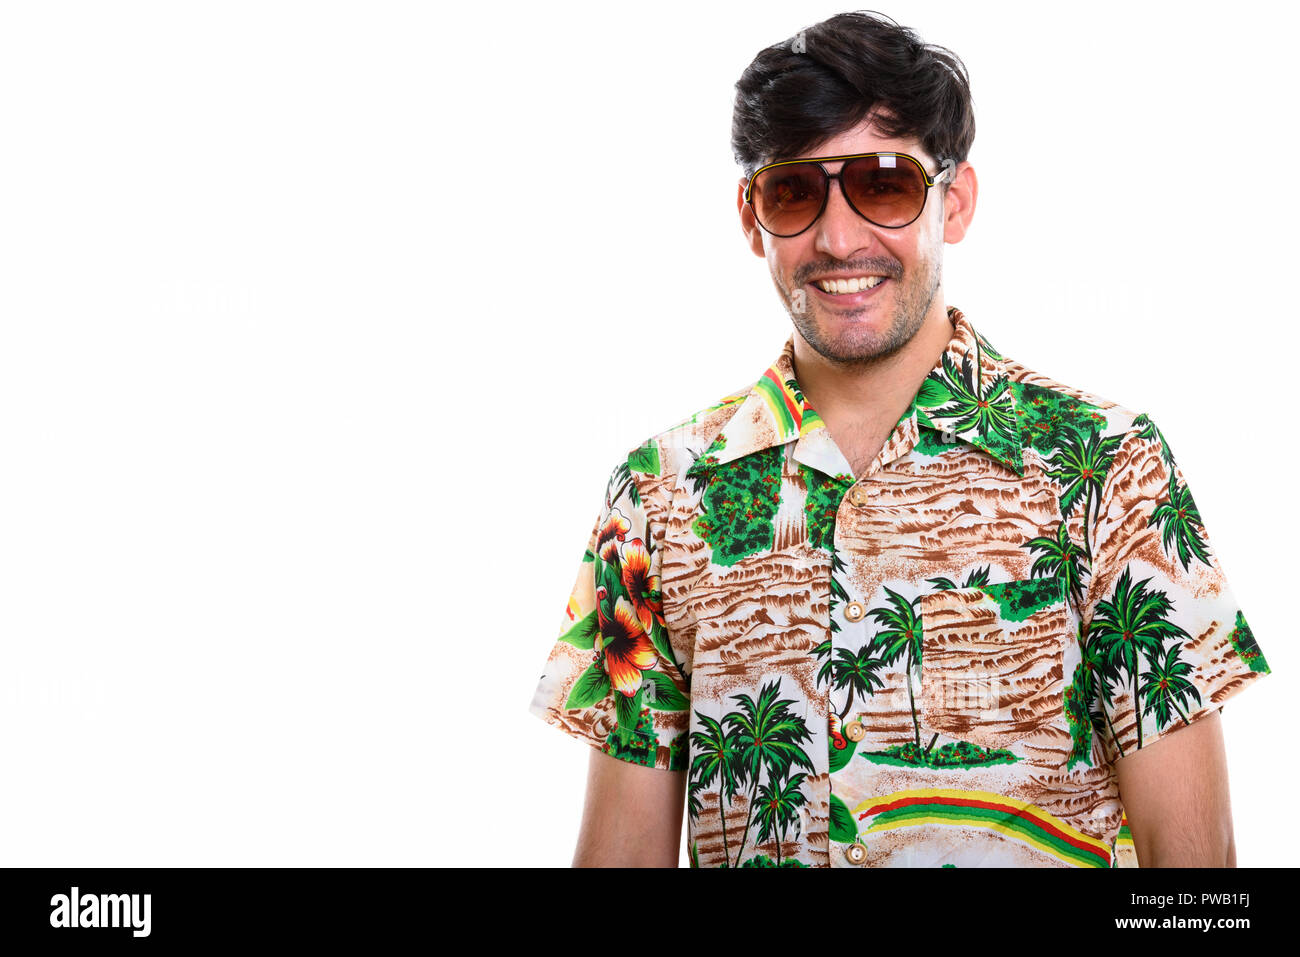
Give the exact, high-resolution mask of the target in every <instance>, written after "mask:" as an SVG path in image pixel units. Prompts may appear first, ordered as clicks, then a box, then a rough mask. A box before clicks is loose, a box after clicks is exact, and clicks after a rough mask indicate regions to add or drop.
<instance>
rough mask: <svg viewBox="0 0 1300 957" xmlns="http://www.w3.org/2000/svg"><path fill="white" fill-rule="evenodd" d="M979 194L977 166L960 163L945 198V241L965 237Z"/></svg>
mask: <svg viewBox="0 0 1300 957" xmlns="http://www.w3.org/2000/svg"><path fill="white" fill-rule="evenodd" d="M978 195H979V180H977V179H976V178H975V167H973V166H971V165H970V163H958V164H957V169H956V171H955V172H954V173H953V177H952V185H951V186H949V187H948V192H947V195H945V196H944V199H943V241H944V242H945V243H959V242H961V241H962V239H963V238H965V236H966V230H967V229H969V228H970V221H971V219H973V218H974V216H975V200H976V197H978Z"/></svg>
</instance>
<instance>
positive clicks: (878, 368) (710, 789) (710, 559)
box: [532, 14, 1268, 867]
mask: <svg viewBox="0 0 1300 957" xmlns="http://www.w3.org/2000/svg"><path fill="white" fill-rule="evenodd" d="M737 90H738V93H737V98H736V109H735V117H734V124H733V133H732V139H733V147H734V150H735V153H736V156H737V159H738V161H739V162H740V164H741V166H742V167H743V169H744V171H745V175H744V176H743V177H742V179H741V181H740V184H739V187H738V190H737V207H738V209H739V212H740V220H741V226H742V228H743V231H744V234H745V237H746V241H747V242H748V244H749V246H750V248H751V249H752V250H753V252H754V253H755V255H758V256H761V257H764V258H765V259H766V260H767V263H768V266H769V268H770V270H771V274H772V278H773V281H774V283H775V285H776V289H777V292H778V294H779V295H780V297H781V299H782V301H783V302H784V303H785V306H786V308H787V310H788V311H789V313H790V316H791V319H792V321H793V324H794V330H793V333H792V335H791V337H790V339H789V340H788V341H787V342H786V344H785V347H784V349H783V350H781V352H780V353H779V354H778V356H777V358H776V360H775V361H774V362H773V363H772V364H771V365H770V367H769V368H768V369H767V370H766V371H765V372H764V373H763V374H762V376H760V377H759V379H758V380H757V382H756V384H754V385H752V386H747V387H746V388H744V389H742V390H738V391H736V392H734V393H732V394H730V395H728V396H726V397H725V398H723V399H722V400H721V401H720V402H718V403H717V404H715V405H713V406H711V407H709V408H707V409H704V410H701V411H700V412H697V413H696V414H695V415H693V416H691V417H690V418H689V419H686V420H685V421H683V422H682V423H680V424H678V425H677V426H674V427H673V428H670V429H667V430H665V431H664V432H662V433H660V434H658V435H656V436H654V437H652V438H650V439H649V440H647V441H646V442H643V443H642V444H641V445H639V446H638V447H636V448H635V449H633V450H631V452H630V453H629V455H628V456H627V458H626V460H625V461H623V462H620V463H619V464H618V465H617V466H616V467H615V468H614V469H613V471H612V474H611V476H610V479H609V484H608V487H607V491H606V495H605V501H604V503H603V504H602V507H601V508H600V511H599V515H598V517H597V521H596V524H595V527H594V528H593V530H592V535H591V540H590V544H589V547H588V550H587V553H586V554H585V555H584V559H583V562H582V564H581V566H580V570H579V574H578V578H577V582H576V584H575V587H574V590H573V594H572V597H571V598H570V601H569V607H568V609H567V610H566V613H565V616H564V621H563V623H562V627H561V633H560V637H559V640H558V641H557V642H556V643H555V646H554V648H553V649H552V651H551V654H550V657H549V659H548V661H547V664H546V671H545V674H544V675H543V677H542V680H541V682H540V683H539V685H538V688H537V693H536V696H535V698H534V701H533V704H532V710H533V712H534V713H536V714H537V715H539V716H540V717H542V718H544V719H545V720H547V721H549V722H551V723H553V724H555V725H557V726H559V727H560V728H562V729H564V730H565V731H566V732H568V733H569V734H571V735H573V736H575V737H577V738H579V739H581V740H584V741H587V742H588V743H590V744H592V745H593V746H594V747H595V748H597V749H598V750H597V751H594V752H593V753H592V758H591V766H590V772H589V780H588V791H587V799H586V808H585V812H584V818H583V824H582V831H581V835H580V838H579V842H578V850H577V854H576V857H575V864H578V865H608V864H622V865H627V864H632V865H662V866H672V865H674V864H675V863H676V861H677V856H678V853H679V834H680V830H681V815H682V812H683V807H684V806H685V809H686V811H687V813H688V816H689V847H688V850H689V855H690V860H691V862H692V864H693V865H694V866H723V867H737V866H741V867H751V866H797V867H805V866H822V867H825V866H831V867H845V866H847V867H858V866H926V867H935V866H957V867H966V866H981V865H983V866H989V865H994V866H1035V867H1037V866H1071V867H1097V866H1101V867H1106V866H1116V865H1117V864H1120V863H1123V864H1129V865H1131V864H1132V863H1133V862H1132V859H1131V857H1132V853H1131V852H1132V851H1133V850H1135V852H1136V857H1137V859H1138V861H1140V863H1141V865H1142V866H1175V865H1209V866H1233V865H1234V864H1235V855H1234V849H1233V843H1232V821H1231V815H1230V812H1229V803H1228V782H1227V775H1226V764H1225V758H1224V749H1223V741H1222V735H1221V730H1220V726H1219V717H1218V711H1219V707H1220V706H1221V705H1222V703H1223V702H1224V700H1225V699H1227V698H1229V697H1231V696H1232V695H1234V694H1236V693H1237V692H1239V691H1240V690H1241V689H1242V688H1244V687H1246V686H1247V685H1249V684H1251V683H1252V682H1253V681H1254V680H1255V679H1257V678H1258V677H1260V676H1261V675H1263V674H1267V673H1268V665H1267V664H1266V663H1265V659H1264V657H1263V655H1262V654H1261V652H1260V649H1259V646H1258V645H1257V644H1256V643H1255V641H1254V638H1253V636H1252V635H1251V632H1250V628H1249V626H1248V625H1247V623H1246V619H1245V617H1244V616H1243V614H1242V610H1241V609H1240V608H1239V607H1238V606H1237V604H1236V602H1235V600H1234V598H1233V596H1232V594H1231V591H1230V590H1229V587H1228V582H1227V579H1226V578H1225V576H1224V573H1223V570H1222V567H1221V566H1220V564H1219V561H1218V558H1217V556H1216V554H1215V552H1214V550H1213V549H1212V547H1211V545H1210V542H1209V539H1208V536H1207V534H1206V530H1205V527H1204V525H1203V524H1202V522H1201V521H1200V516H1199V513H1198V512H1197V510H1196V506H1195V503H1194V501H1193V500H1192V497H1191V493H1190V492H1189V490H1188V487H1187V483H1186V480H1185V478H1184V476H1183V474H1182V472H1181V470H1180V469H1179V468H1178V466H1177V465H1176V464H1175V462H1174V458H1173V455H1172V453H1171V451H1170V449H1169V446H1168V445H1167V444H1166V442H1165V441H1164V438H1163V436H1162V435H1161V433H1160V431H1159V429H1158V428H1157V427H1156V425H1155V423H1154V422H1153V421H1152V420H1151V418H1150V417H1149V416H1147V415H1146V414H1141V413H1138V412H1136V411H1134V410H1130V409H1127V408H1125V407H1123V406H1121V405H1119V404H1117V403H1114V402H1111V401H1109V400H1107V399H1104V398H1102V397H1100V396H1097V395H1094V394H1092V393H1089V392H1086V391H1083V390H1080V389H1077V388H1073V387H1071V386H1067V385H1064V384H1062V383H1059V382H1056V381H1054V380H1052V379H1049V378H1048V377H1046V376H1045V375H1043V374H1041V373H1039V372H1037V371H1034V370H1031V369H1029V368H1026V367H1025V366H1024V365H1022V364H1020V363H1019V362H1017V361H1016V360H1015V359H1013V358H1011V356H1010V354H1009V353H1007V352H1003V351H1000V350H999V349H997V348H995V347H994V346H993V344H992V343H991V342H990V341H989V339H988V338H986V337H985V336H984V335H982V334H981V332H977V331H976V329H975V328H974V326H973V325H972V323H971V320H969V319H967V317H965V316H964V315H963V314H962V312H961V311H960V310H959V309H957V308H956V307H955V306H947V305H945V302H944V296H943V286H942V282H941V254H942V251H943V244H944V243H955V242H959V241H961V239H962V238H963V236H964V235H965V232H966V229H967V228H968V226H969V224H970V222H971V219H972V217H973V216H974V212H975V202H976V196H977V192H978V185H977V180H976V176H975V171H974V169H973V168H972V167H971V166H970V164H969V163H968V162H967V161H966V157H967V155H968V151H969V148H970V145H971V141H972V140H973V138H974V121H973V116H972V107H971V100H970V92H969V88H968V85H967V81H966V78H965V69H964V67H963V66H962V65H961V63H960V61H959V60H957V59H956V58H955V57H954V56H952V55H951V54H950V53H949V52H948V51H945V50H943V49H942V48H936V47H928V46H925V45H923V44H921V43H920V41H919V40H918V39H917V38H916V37H915V36H914V35H913V34H912V33H911V32H910V31H907V30H905V29H903V28H900V27H899V26H898V25H897V24H893V23H891V22H889V21H885V20H882V19H878V18H875V17H872V16H870V15H867V14H844V15H841V16H837V17H833V18H831V19H830V20H828V21H826V22H824V23H821V24H818V25H817V26H815V27H812V28H810V29H809V30H807V31H805V32H804V33H803V34H801V35H800V36H799V37H797V38H795V40H793V41H788V42H786V43H784V44H780V45H777V46H774V47H770V48H768V49H767V50H764V51H763V52H761V53H760V54H759V55H758V57H757V58H756V59H755V60H754V62H753V63H752V64H751V65H750V66H749V68H748V69H747V70H746V72H745V74H744V75H743V76H742V78H741V80H740V81H739V83H738V84H737ZM1130 831H1131V839H1129V834H1128V832H1130ZM1126 849H1128V851H1129V853H1126Z"/></svg>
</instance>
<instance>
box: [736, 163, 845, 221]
mask: <svg viewBox="0 0 1300 957" xmlns="http://www.w3.org/2000/svg"><path fill="white" fill-rule="evenodd" d="M750 196H751V199H752V200H753V204H754V215H755V216H756V217H758V221H759V222H760V223H761V224H762V225H763V228H764V229H766V230H767V231H768V232H769V233H772V234H773V235H775V236H793V235H795V234H796V233H799V232H802V231H803V230H805V229H807V228H808V226H809V225H810V224H811V223H812V221H813V219H814V218H816V216H817V213H818V212H819V211H820V210H821V208H822V200H824V199H825V197H826V177H825V176H824V175H822V171H821V167H819V166H816V165H814V164H812V163H792V164H790V165H789V166H774V167H772V168H771V169H769V170H764V171H763V172H762V173H760V174H759V175H758V176H757V177H756V178H755V180H754V183H753V186H752V189H751V193H750Z"/></svg>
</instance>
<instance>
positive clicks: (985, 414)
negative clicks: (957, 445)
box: [930, 340, 1017, 446]
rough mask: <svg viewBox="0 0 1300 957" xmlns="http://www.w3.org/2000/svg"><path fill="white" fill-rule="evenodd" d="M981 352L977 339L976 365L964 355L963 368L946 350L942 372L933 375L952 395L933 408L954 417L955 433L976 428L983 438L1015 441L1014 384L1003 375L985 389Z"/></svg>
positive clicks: (1002, 442) (953, 426) (933, 378)
mask: <svg viewBox="0 0 1300 957" xmlns="http://www.w3.org/2000/svg"><path fill="white" fill-rule="evenodd" d="M979 354H980V344H979V342H978V340H977V341H976V343H975V363H974V365H972V364H971V357H970V355H969V354H967V355H964V356H962V360H961V369H960V371H959V370H958V369H957V366H956V365H955V364H954V363H953V361H952V357H951V356H950V355H949V354H948V353H946V352H945V353H944V354H943V357H942V368H943V374H942V375H939V374H937V373H936V372H931V373H930V376H931V378H932V380H933V381H934V382H935V383H937V384H938V385H939V386H941V387H942V388H943V389H946V390H947V391H948V394H949V395H948V398H947V401H946V402H944V404H943V405H942V406H941V407H939V408H934V409H931V412H932V413H933V414H935V415H941V416H944V417H945V418H955V421H954V422H953V425H952V429H953V431H955V432H966V431H968V430H971V429H974V430H975V431H976V432H978V433H979V435H980V436H981V437H982V438H984V439H986V440H991V439H996V440H998V441H997V444H998V445H999V446H1006V445H1009V444H1012V443H1013V442H1014V441H1015V436H1016V428H1017V427H1016V417H1015V415H1014V414H1013V411H1012V410H1013V405H1012V400H1011V385H1010V382H1009V381H1008V380H1007V377H1006V376H1004V375H1000V376H998V377H997V378H996V379H994V380H993V381H992V382H990V383H989V384H988V386H987V388H986V387H985V385H984V383H983V382H982V381H981V379H982V376H981V375H980V370H981V368H982V367H981V364H980V358H979Z"/></svg>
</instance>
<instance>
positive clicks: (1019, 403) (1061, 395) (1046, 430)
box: [1001, 355, 1155, 453]
mask: <svg viewBox="0 0 1300 957" xmlns="http://www.w3.org/2000/svg"><path fill="white" fill-rule="evenodd" d="M1001 362H1002V366H1003V369H1004V371H1005V373H1006V377H1007V381H1008V382H1009V383H1010V386H1011V391H1012V394H1013V395H1014V397H1015V404H1016V412H1017V417H1018V418H1019V420H1020V429H1021V434H1022V436H1023V437H1024V439H1025V442H1026V444H1027V445H1030V446H1032V447H1034V448H1036V449H1037V450H1038V451H1039V452H1042V453H1050V452H1051V451H1053V447H1054V446H1055V445H1056V442H1055V441H1053V440H1054V439H1056V438H1059V437H1060V436H1061V435H1062V434H1066V435H1068V434H1070V432H1075V433H1091V434H1094V435H1096V436H1098V437H1101V438H1108V437H1115V438H1124V437H1126V436H1127V435H1128V434H1129V433H1131V432H1135V431H1136V432H1143V431H1151V432H1154V431H1155V427H1154V425H1153V424H1152V423H1151V421H1150V418H1149V416H1148V415H1147V413H1145V412H1140V411H1138V410H1137V409H1136V408H1134V407H1132V406H1130V405H1126V404H1124V403H1122V402H1118V401H1115V400H1113V399H1111V398H1108V397H1106V396H1103V395H1100V394H1099V393H1097V392H1094V391H1092V390H1090V389H1086V388H1082V387H1080V386H1078V385H1073V384H1069V383H1065V382H1062V381H1060V380H1059V379H1055V378H1053V377H1051V376H1049V375H1047V374H1045V373H1043V372H1040V371H1039V370H1038V369H1035V368H1032V367H1030V366H1028V365H1026V364H1024V363H1023V362H1020V361H1019V360H1017V359H1015V358H1013V357H1011V356H1009V355H1003V356H1001ZM1045 446H1046V447H1045Z"/></svg>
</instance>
